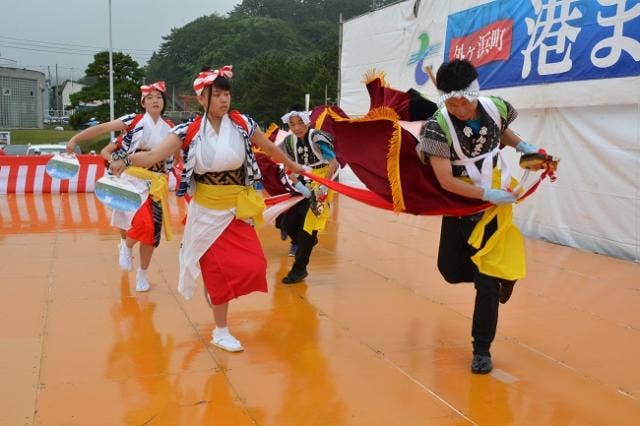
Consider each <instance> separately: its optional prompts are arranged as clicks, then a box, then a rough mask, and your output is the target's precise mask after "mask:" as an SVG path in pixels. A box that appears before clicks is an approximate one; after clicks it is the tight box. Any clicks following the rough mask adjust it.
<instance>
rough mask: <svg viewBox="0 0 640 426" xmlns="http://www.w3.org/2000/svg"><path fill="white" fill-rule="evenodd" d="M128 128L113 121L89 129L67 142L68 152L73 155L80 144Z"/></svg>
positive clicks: (118, 121) (117, 121) (116, 120)
mask: <svg viewBox="0 0 640 426" xmlns="http://www.w3.org/2000/svg"><path fill="white" fill-rule="evenodd" d="M126 128H127V125H126V124H124V123H123V122H122V121H121V120H119V119H115V120H111V121H109V122H108V123H102V124H98V125H97V126H93V127H88V128H86V129H84V130H83V131H81V132H79V133H76V134H75V135H73V137H72V138H71V139H69V142H67V152H68V153H73V152H75V149H76V146H77V145H78V144H79V143H82V142H85V141H90V140H92V139H95V138H97V137H98V136H100V135H103V134H106V133H109V132H118V131H121V130H124V129H126Z"/></svg>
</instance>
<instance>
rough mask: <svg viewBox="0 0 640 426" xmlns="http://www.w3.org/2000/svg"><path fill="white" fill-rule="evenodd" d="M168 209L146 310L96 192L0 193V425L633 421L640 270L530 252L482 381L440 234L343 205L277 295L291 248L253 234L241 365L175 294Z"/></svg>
mask: <svg viewBox="0 0 640 426" xmlns="http://www.w3.org/2000/svg"><path fill="white" fill-rule="evenodd" d="M170 206H171V209H172V211H171V214H172V220H173V221H174V222H175V224H176V226H175V230H176V234H177V238H176V240H174V241H172V242H165V241H163V242H162V244H161V245H160V247H159V248H158V250H157V251H156V252H155V253H154V260H153V262H152V266H151V268H150V272H149V274H150V275H149V276H150V282H151V283H152V289H151V291H149V292H148V293H144V294H140V293H136V292H135V291H134V287H135V282H134V279H135V272H131V273H128V274H126V273H125V274H123V273H121V272H120V271H119V270H118V266H117V239H118V236H117V234H116V233H115V232H113V230H112V229H111V228H110V227H109V225H108V223H109V217H108V216H109V213H108V212H107V211H106V210H105V209H104V208H103V207H102V206H101V205H100V204H99V203H98V202H96V200H95V199H94V198H93V195H92V194H42V195H18V196H0V213H1V215H0V226H1V228H0V230H1V232H0V273H1V274H2V277H3V279H2V280H0V320H1V321H0V353H2V354H3V356H4V357H5V358H6V359H7V360H8V362H7V365H10V366H11V368H5V369H2V368H0V381H1V382H2V383H9V384H10V386H0V424H25V423H26V424H34V423H35V424H171V425H174V424H175V425H208V424H230V425H244V424H248V425H250V424H251V425H255V424H259V425H288V424H296V425H297V424H314V425H315V424H318V425H351V424H375V425H377V424H385V425H386V424H403V425H404V424H407V425H413V424H434V425H440V424H469V423H476V424H500V425H502V424H505V425H506V424H635V423H636V420H637V419H638V418H640V402H639V401H640V399H639V396H640V385H639V384H640V372H639V371H638V369H637V368H635V366H636V364H637V359H638V357H640V333H639V332H638V330H639V324H640V320H639V317H638V315H637V306H638V304H639V303H640V291H639V289H640V285H639V282H638V279H637V277H638V276H640V265H638V264H633V263H631V262H623V261H619V260H616V259H611V258H607V257H605V256H599V255H595V254H592V253H585V252H581V251H578V250H573V249H570V248H567V247H559V246H555V245H552V244H547V243H544V242H541V241H532V240H529V241H527V250H528V252H529V260H528V265H527V266H528V269H529V273H530V276H529V277H527V279H525V280H522V281H521V282H519V283H518V287H517V288H516V292H515V293H514V296H513V297H512V300H510V301H509V303H508V304H507V305H504V306H501V308H500V320H499V326H498V335H497V337H496V340H495V342H494V346H493V347H492V354H493V359H494V366H495V370H494V372H493V373H492V374H490V375H487V376H474V375H471V374H470V372H469V364H470V361H471V344H470V341H471V337H470V328H471V311H472V307H473V295H474V292H473V288H472V286H464V285H462V286H450V285H447V284H445V283H444V282H443V281H442V279H441V277H440V276H439V275H438V273H437V269H436V265H435V255H436V253H437V239H438V235H439V234H438V221H437V219H435V218H424V217H416V216H404V215H394V214H391V213H387V212H380V211H378V210H374V209H371V208H369V207H364V206H361V205H359V204H356V203H355V202H352V201H350V200H348V199H344V198H343V199H340V206H339V210H338V209H337V208H336V209H335V210H334V214H333V216H332V218H333V219H332V222H330V224H329V226H328V227H327V230H326V232H325V233H324V234H322V235H320V243H319V245H318V246H317V248H316V250H314V254H313V256H312V260H311V263H310V265H309V272H310V275H309V277H308V278H307V279H306V280H305V281H304V282H303V283H299V284H296V285H283V284H281V283H280V280H281V278H282V277H283V276H284V275H285V274H286V273H287V271H288V270H289V268H290V267H291V263H292V262H293V259H292V258H290V257H287V255H286V254H287V253H288V248H289V242H288V241H287V242H283V241H280V239H279V236H278V232H277V231H276V230H275V229H273V228H272V227H265V228H263V229H262V230H260V232H259V234H260V237H261V239H262V242H263V246H264V250H265V256H266V257H267V260H268V263H269V270H268V276H267V278H268V283H269V293H268V294H266V295H265V294H254V295H250V296H247V297H246V298H241V299H240V300H238V301H234V302H233V303H232V306H231V309H230V315H229V321H230V327H231V329H232V331H233V332H234V334H236V335H237V337H238V338H239V339H240V340H241V341H242V343H243V344H244V346H245V352H243V353H240V354H230V353H226V352H224V351H221V350H219V349H217V348H214V347H213V346H211V345H210V344H209V339H210V333H211V330H212V328H213V319H212V315H211V311H210V309H209V308H208V306H207V305H206V303H205V301H204V299H203V295H202V292H201V291H199V292H197V294H196V296H194V299H193V300H190V301H184V300H182V299H181V298H180V296H178V295H177V294H176V276H177V269H178V264H177V262H178V260H177V253H178V249H179V244H180V241H179V236H180V232H181V229H182V228H181V226H180V224H179V221H180V219H182V216H183V214H184V208H183V206H182V204H180V201H176V200H175V199H172V201H171V204H170ZM336 207H337V206H336ZM96 413H99V415H97V414H96ZM96 419H97V420H96Z"/></svg>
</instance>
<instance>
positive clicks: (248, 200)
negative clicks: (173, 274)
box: [111, 66, 302, 352]
mask: <svg viewBox="0 0 640 426" xmlns="http://www.w3.org/2000/svg"><path fill="white" fill-rule="evenodd" d="M232 75H233V73H232V67H231V66H224V67H222V68H220V69H217V70H211V69H206V70H204V71H202V72H201V73H200V74H199V75H198V77H197V78H196V80H195V81H194V84H193V88H194V90H195V92H196V95H197V100H198V102H199V103H200V105H202V107H203V108H204V109H205V115H204V117H198V118H196V120H195V121H194V122H192V123H185V124H182V125H178V126H176V127H175V128H174V129H173V130H172V132H171V134H170V135H169V136H168V137H167V138H166V139H165V140H164V141H163V142H162V144H161V145H160V146H159V147H157V148H155V149H153V150H151V151H149V152H142V153H136V154H133V155H130V156H128V158H127V159H123V160H122V161H118V162H114V163H112V164H111V170H112V171H113V172H114V173H116V174H118V173H120V172H122V171H123V170H124V168H125V163H126V162H130V164H132V165H139V166H143V167H144V166H147V165H150V164H153V163H155V162H156V161H158V160H160V159H162V158H165V157H166V156H168V155H170V154H171V153H172V152H174V151H175V150H176V149H178V148H180V147H181V148H182V155H183V158H184V162H185V166H184V170H183V174H182V178H181V182H180V187H179V189H178V191H177V195H184V194H185V193H187V192H188V193H189V194H193V199H192V201H191V202H190V203H189V208H188V211H187V221H186V226H185V230H184V236H183V240H182V247H181V249H180V276H179V282H178V290H179V291H180V293H181V294H182V295H183V296H184V297H185V298H187V299H189V298H191V297H192V295H193V293H194V290H195V279H196V278H197V277H198V275H200V273H202V277H203V281H204V284H205V286H206V289H207V294H208V297H209V299H210V301H211V304H212V309H213V316H214V319H215V323H216V328H215V330H214V331H213V333H212V343H213V344H214V345H215V346H218V347H220V348H222V349H224V350H227V351H230V352H237V351H241V350H243V348H242V345H241V344H240V342H239V341H238V340H237V339H236V338H235V337H234V336H232V335H231V333H230V332H229V329H228V327H227V312H228V307H229V301H230V300H231V299H234V298H236V297H239V296H242V295H245V294H248V293H251V292H253V291H262V292H266V291H267V281H266V260H265V258H264V254H263V252H262V246H261V245H260V241H259V240H258V236H257V234H256V231H255V229H254V227H253V224H255V223H256V222H257V221H260V220H261V217H262V211H263V209H264V201H263V199H262V197H261V195H260V194H259V193H258V192H257V191H255V189H254V188H255V185H256V184H257V183H258V182H259V181H260V179H261V175H260V170H259V168H258V166H257V163H256V159H255V155H254V153H253V150H252V144H253V145H255V146H257V147H258V148H260V149H261V150H262V152H264V153H266V154H267V155H269V156H271V157H273V158H274V159H275V160H276V161H279V162H282V163H284V165H285V166H286V167H287V168H289V169H290V170H291V171H294V172H299V171H301V170H302V166H300V165H299V164H297V163H294V162H292V161H291V160H289V159H288V158H287V157H286V155H284V153H282V151H280V150H279V149H278V148H277V147H275V145H274V144H273V143H272V142H271V141H269V140H268V139H267V137H266V136H265V135H264V134H263V133H262V131H261V130H260V129H259V127H258V125H257V124H256V122H255V121H254V120H253V119H251V118H250V117H249V116H247V115H245V114H241V113H239V112H237V111H229V108H230V103H231V84H230V79H231V77H232Z"/></svg>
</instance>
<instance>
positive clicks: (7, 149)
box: [4, 144, 29, 155]
mask: <svg viewBox="0 0 640 426" xmlns="http://www.w3.org/2000/svg"><path fill="white" fill-rule="evenodd" d="M27 148H29V145H16V144H11V145H5V146H4V153H5V155H27Z"/></svg>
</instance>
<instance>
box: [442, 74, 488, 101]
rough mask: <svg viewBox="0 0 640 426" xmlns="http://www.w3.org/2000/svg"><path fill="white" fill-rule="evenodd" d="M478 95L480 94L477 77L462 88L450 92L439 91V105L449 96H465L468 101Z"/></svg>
mask: <svg viewBox="0 0 640 426" xmlns="http://www.w3.org/2000/svg"><path fill="white" fill-rule="evenodd" d="M478 96H480V83H478V79H475V80H473V81H472V82H471V83H469V85H468V86H467V87H465V88H464V89H461V90H453V91H451V92H443V91H440V105H442V104H443V103H444V101H446V100H447V99H450V98H465V99H466V100H468V101H469V102H473V101H475V100H476V99H478Z"/></svg>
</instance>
